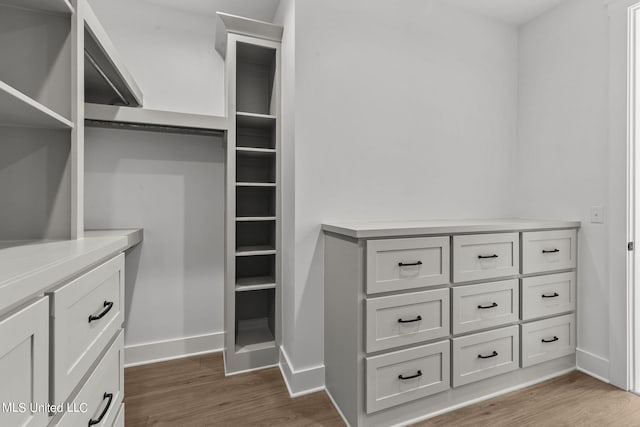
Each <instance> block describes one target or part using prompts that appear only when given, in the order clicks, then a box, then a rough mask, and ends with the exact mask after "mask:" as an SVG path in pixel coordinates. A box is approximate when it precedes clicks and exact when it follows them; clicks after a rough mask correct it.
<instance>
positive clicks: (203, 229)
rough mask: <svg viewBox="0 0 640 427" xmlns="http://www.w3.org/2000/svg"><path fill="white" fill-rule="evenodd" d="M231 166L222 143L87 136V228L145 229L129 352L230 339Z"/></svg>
mask: <svg viewBox="0 0 640 427" xmlns="http://www.w3.org/2000/svg"><path fill="white" fill-rule="evenodd" d="M224 162H225V154H224V145H223V143H222V141H221V139H220V138H216V137H208V136H206V137H205V136H188V135H175V134H163V133H151V132H141V131H125V130H112V129H93V128H88V129H87V130H86V163H85V169H86V174H85V176H86V178H85V189H86V191H85V215H86V226H87V227H88V228H128V227H143V228H144V242H143V243H142V246H141V247H140V248H137V249H135V250H134V251H133V253H131V254H130V255H128V256H127V265H126V269H127V287H126V301H125V307H126V322H127V323H126V326H127V327H126V345H127V346H131V345H137V344H146V343H151V342H158V341H165V340H171V339H181V338H184V337H190V336H196V335H208V334H212V333H220V332H221V331H224V320H223V301H224V298H223V292H224V287H223V284H224V246H223V242H224V202H223V201H224V180H225V167H224ZM220 342H222V341H220Z"/></svg>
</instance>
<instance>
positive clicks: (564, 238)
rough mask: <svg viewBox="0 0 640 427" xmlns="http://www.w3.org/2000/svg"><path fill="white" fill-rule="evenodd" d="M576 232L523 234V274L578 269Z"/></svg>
mask: <svg viewBox="0 0 640 427" xmlns="http://www.w3.org/2000/svg"><path fill="white" fill-rule="evenodd" d="M576 238H577V231H576V230H555V231H532V232H527V233H522V274H529V273H540V272H544V271H554V270H565V269H570V268H576Z"/></svg>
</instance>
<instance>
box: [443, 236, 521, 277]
mask: <svg viewBox="0 0 640 427" xmlns="http://www.w3.org/2000/svg"><path fill="white" fill-rule="evenodd" d="M519 245H520V237H519V235H518V233H498V234H477V235H469V236H454V237H453V259H454V263H453V281H454V282H455V283H460V282H470V281H473V280H484V279H494V278H498V277H507V276H515V275H517V274H518V273H519V272H520V271H519V268H520V251H519Z"/></svg>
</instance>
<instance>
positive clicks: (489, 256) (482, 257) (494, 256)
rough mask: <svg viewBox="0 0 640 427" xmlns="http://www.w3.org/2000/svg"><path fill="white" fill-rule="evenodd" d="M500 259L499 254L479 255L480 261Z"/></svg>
mask: <svg viewBox="0 0 640 427" xmlns="http://www.w3.org/2000/svg"><path fill="white" fill-rule="evenodd" d="M489 258H498V254H493V255H478V259H489Z"/></svg>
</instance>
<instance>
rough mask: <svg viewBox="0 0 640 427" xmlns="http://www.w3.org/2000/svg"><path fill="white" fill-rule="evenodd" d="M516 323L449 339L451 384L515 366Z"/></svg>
mask: <svg viewBox="0 0 640 427" xmlns="http://www.w3.org/2000/svg"><path fill="white" fill-rule="evenodd" d="M518 337H519V334H518V326H510V327H508V328H502V329H498V330H495V331H489V332H482V333H480V334H475V335H470V336H467V337H462V338H454V339H453V378H452V380H453V386H454V387H459V386H461V385H464V384H469V383H472V382H474V381H479V380H483V379H485V378H489V377H493V376H495V375H499V374H504V373H505V372H510V371H513V370H515V369H517V368H518V363H519V348H520V346H519V339H518Z"/></svg>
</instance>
